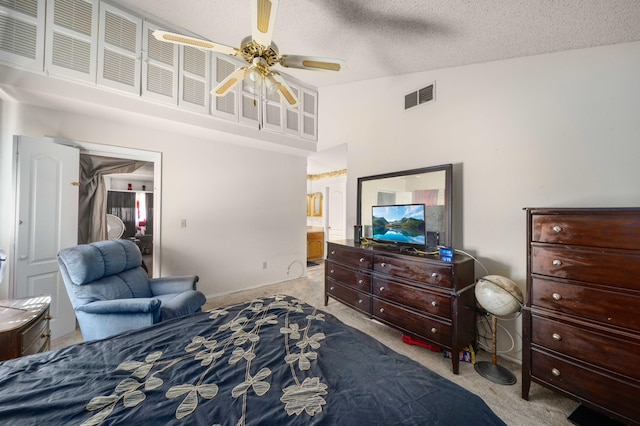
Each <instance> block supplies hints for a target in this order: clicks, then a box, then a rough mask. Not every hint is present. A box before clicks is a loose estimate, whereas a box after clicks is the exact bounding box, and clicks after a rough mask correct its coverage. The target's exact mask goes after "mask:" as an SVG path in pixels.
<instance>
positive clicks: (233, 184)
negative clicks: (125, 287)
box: [0, 101, 306, 297]
mask: <svg viewBox="0 0 640 426" xmlns="http://www.w3.org/2000/svg"><path fill="white" fill-rule="evenodd" d="M0 120H1V121H0V129H1V130H0V138H1V139H0V170H1V172H0V173H1V174H0V219H2V221H1V222H0V247H2V248H5V249H7V248H9V245H10V244H11V236H12V223H11V222H10V221H11V219H12V212H13V209H14V206H13V203H12V201H13V200H12V199H11V194H12V193H13V182H12V176H11V169H12V158H11V155H10V154H11V146H12V143H13V142H12V135H14V134H23V135H28V136H33V137H42V136H45V135H46V136H54V137H59V138H62V139H69V140H80V141H85V142H92V143H98V144H105V145H116V146H126V147H130V148H137V149H143V150H149V151H156V152H161V153H162V165H163V170H162V188H163V194H162V195H163V196H162V223H161V226H162V240H161V245H162V259H161V262H162V275H163V276H170V275H178V274H198V275H199V276H200V283H199V284H198V288H199V289H200V290H202V291H203V292H204V293H205V294H206V295H208V296H211V295H217V294H223V293H228V292H233V291H238V290H241V289H245V288H250V287H256V286H260V285H263V284H267V283H273V282H279V281H283V280H286V279H292V278H297V277H299V276H301V275H303V274H304V273H305V272H306V271H305V265H306V263H305V260H306V232H305V231H306V227H305V218H306V214H305V206H304V203H303V202H302V201H301V200H304V199H305V194H306V159H305V158H304V157H302V156H295V155H289V154H284V153H276V152H271V151H262V150H257V149H251V148H247V147H243V146H237V145H235V144H232V143H226V142H225V140H224V139H223V138H222V139H220V140H215V139H213V138H211V139H207V138H199V137H197V136H194V135H190V134H185V133H183V132H182V128H181V126H180V125H173V126H172V125H169V126H167V122H166V120H161V121H157V122H154V120H153V119H149V118H144V117H132V114H131V113H127V114H126V117H123V119H122V121H118V120H117V119H116V118H103V117H97V116H92V115H83V114H80V113H78V112H64V111H54V110H52V109H47V108H41V107H34V106H29V105H26V104H18V103H11V102H7V101H0ZM167 128H169V129H173V130H167ZM180 219H186V220H187V227H186V228H180V227H179V221H180ZM264 262H266V265H267V267H266V269H265V268H263V266H264ZM7 289H8V277H7V276H5V279H4V280H3V282H2V284H1V285H0V297H6V296H7V291H8V290H7Z"/></svg>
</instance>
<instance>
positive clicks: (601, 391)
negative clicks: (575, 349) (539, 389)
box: [531, 350, 640, 424]
mask: <svg viewBox="0 0 640 426" xmlns="http://www.w3.org/2000/svg"><path fill="white" fill-rule="evenodd" d="M531 358H532V365H533V372H532V373H533V374H534V375H535V377H538V378H540V380H542V381H544V383H546V384H547V385H548V387H551V388H552V389H554V388H555V389H556V390H560V391H564V393H565V394H566V395H567V396H569V397H573V398H574V399H577V400H578V401H581V402H583V403H586V404H588V405H589V406H590V407H591V408H594V409H597V410H598V411H601V412H603V413H604V414H606V415H608V416H611V417H615V418H617V419H618V420H620V421H622V422H624V423H629V424H631V423H634V424H635V423H638V419H640V405H638V401H637V399H636V398H635V397H634V395H637V394H638V388H637V387H636V386H634V385H632V384H631V383H629V382H628V381H626V382H625V381H621V380H620V379H619V378H617V377H613V376H611V375H610V374H609V373H607V372H606V371H598V370H594V369H586V368H585V367H584V366H583V365H580V364H577V363H572V362H570V361H569V360H568V359H567V358H563V357H556V356H553V355H551V354H547V353H544V352H541V351H538V350H534V351H533V353H532V356H531Z"/></svg>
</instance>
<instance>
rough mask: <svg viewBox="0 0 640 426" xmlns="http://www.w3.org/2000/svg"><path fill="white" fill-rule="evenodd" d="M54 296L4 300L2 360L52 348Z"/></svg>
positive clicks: (0, 323) (0, 334) (0, 313)
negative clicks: (51, 310) (50, 306)
mask: <svg viewBox="0 0 640 426" xmlns="http://www.w3.org/2000/svg"><path fill="white" fill-rule="evenodd" d="M50 304H51V297H49V296H37V297H25V298H22V299H10V300H0V361H4V360H7V359H12V358H18V357H21V356H25V355H31V354H35V353H39V352H44V351H47V350H49V346H50V342H51V331H50V329H49V320H50V319H51V318H50V317H49V305H50Z"/></svg>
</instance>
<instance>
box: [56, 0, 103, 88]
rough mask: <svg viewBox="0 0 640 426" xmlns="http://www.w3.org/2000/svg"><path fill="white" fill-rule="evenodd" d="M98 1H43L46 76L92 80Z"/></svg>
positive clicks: (94, 74)
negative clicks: (45, 15)
mask: <svg viewBox="0 0 640 426" xmlns="http://www.w3.org/2000/svg"><path fill="white" fill-rule="evenodd" d="M97 21H98V0H49V1H48V2H47V20H46V34H47V35H46V38H45V40H46V45H45V70H46V71H47V72H48V73H49V74H50V75H55V76H61V77H68V78H72V79H74V80H81V81H89V82H95V81H96V59H97V55H96V53H97V44H98V43H97V42H98V25H97Z"/></svg>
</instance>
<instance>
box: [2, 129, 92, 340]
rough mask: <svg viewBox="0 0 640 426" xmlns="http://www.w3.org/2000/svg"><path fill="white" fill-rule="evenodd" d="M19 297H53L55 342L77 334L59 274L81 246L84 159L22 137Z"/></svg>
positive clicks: (17, 255) (19, 140)
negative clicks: (63, 258)
mask: <svg viewBox="0 0 640 426" xmlns="http://www.w3.org/2000/svg"><path fill="white" fill-rule="evenodd" d="M17 151H18V158H17V164H16V167H17V176H18V182H17V187H16V191H17V192H16V208H17V211H16V220H17V224H16V244H15V256H14V257H13V258H14V259H15V260H14V270H15V271H16V272H15V287H14V292H15V294H14V296H15V297H27V296H37V295H41V294H48V295H51V310H50V314H51V317H52V320H51V323H50V324H51V337H52V338H56V337H60V336H63V335H65V334H67V333H70V332H72V331H74V330H75V324H76V323H75V314H74V312H73V308H72V306H71V302H70V301H69V297H68V295H67V292H66V289H65V287H64V282H63V281H62V276H61V275H60V273H59V271H58V262H57V254H58V251H60V249H62V248H65V247H70V246H73V245H76V244H77V241H78V178H79V170H80V153H79V151H78V150H77V149H75V148H71V147H68V146H63V145H58V144H55V143H53V142H51V141H45V140H42V139H34V138H30V137H25V136H18V137H17Z"/></svg>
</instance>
